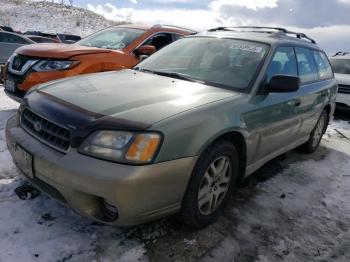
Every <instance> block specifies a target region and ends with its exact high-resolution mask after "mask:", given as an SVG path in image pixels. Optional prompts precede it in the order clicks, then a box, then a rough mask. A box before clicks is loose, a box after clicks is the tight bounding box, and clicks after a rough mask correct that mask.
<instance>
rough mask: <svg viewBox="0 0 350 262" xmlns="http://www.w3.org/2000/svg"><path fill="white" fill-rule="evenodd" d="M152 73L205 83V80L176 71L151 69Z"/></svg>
mask: <svg viewBox="0 0 350 262" xmlns="http://www.w3.org/2000/svg"><path fill="white" fill-rule="evenodd" d="M153 74H156V75H160V76H168V77H173V78H177V79H181V80H186V81H190V82H196V83H201V84H205V82H204V81H202V80H199V79H196V78H193V77H192V76H189V75H186V74H181V73H176V72H164V71H153Z"/></svg>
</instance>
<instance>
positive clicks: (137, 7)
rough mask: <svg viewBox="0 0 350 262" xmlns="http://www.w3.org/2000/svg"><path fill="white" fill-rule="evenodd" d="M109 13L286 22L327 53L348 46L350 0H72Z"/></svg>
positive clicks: (185, 22) (169, 19)
mask: <svg viewBox="0 0 350 262" xmlns="http://www.w3.org/2000/svg"><path fill="white" fill-rule="evenodd" d="M74 3H75V4H76V5H79V6H82V7H85V8H88V9H90V10H91V11H94V12H96V13H99V14H102V15H104V16H105V17H106V18H108V19H112V20H116V21H121V20H124V19H125V17H128V16H129V17H131V20H132V22H141V23H142V22H143V23H152V24H156V23H166V24H175V25H182V26H187V27H190V28H193V29H197V30H204V29H207V28H211V27H215V26H218V25H260V26H262V25H264V26H278V27H287V28H289V29H292V30H297V31H301V32H305V33H306V34H308V35H310V36H311V37H314V38H315V39H316V40H317V41H318V43H319V44H320V45H321V46H322V47H323V48H324V49H326V51H327V52H328V53H330V54H332V53H333V52H336V51H339V50H349V49H350V48H348V42H349V40H350V15H349V14H350V0H209V1H203V0H110V1H108V0H87V1H86V0H74Z"/></svg>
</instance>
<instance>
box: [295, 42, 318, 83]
mask: <svg viewBox="0 0 350 262" xmlns="http://www.w3.org/2000/svg"><path fill="white" fill-rule="evenodd" d="M295 52H296V55H297V62H298V71H299V77H300V81H301V83H302V84H305V83H310V82H315V81H318V79H319V78H318V71H317V68H316V64H315V61H314V58H313V55H312V51H311V50H309V49H307V48H300V47H297V48H295Z"/></svg>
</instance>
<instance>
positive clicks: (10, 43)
mask: <svg viewBox="0 0 350 262" xmlns="http://www.w3.org/2000/svg"><path fill="white" fill-rule="evenodd" d="M29 43H31V42H30V41H26V40H25V39H24V38H22V37H20V36H17V35H16V34H12V33H7V32H0V64H3V63H6V61H7V60H8V59H9V57H10V56H11V55H12V53H13V52H14V51H15V50H16V49H17V48H19V47H21V46H23V45H25V44H29Z"/></svg>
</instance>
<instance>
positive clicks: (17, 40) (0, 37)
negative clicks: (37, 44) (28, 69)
mask: <svg viewBox="0 0 350 262" xmlns="http://www.w3.org/2000/svg"><path fill="white" fill-rule="evenodd" d="M0 42H3V43H10V44H28V43H29V42H28V41H25V40H24V39H23V38H21V37H19V36H17V35H14V34H8V33H0Z"/></svg>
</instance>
